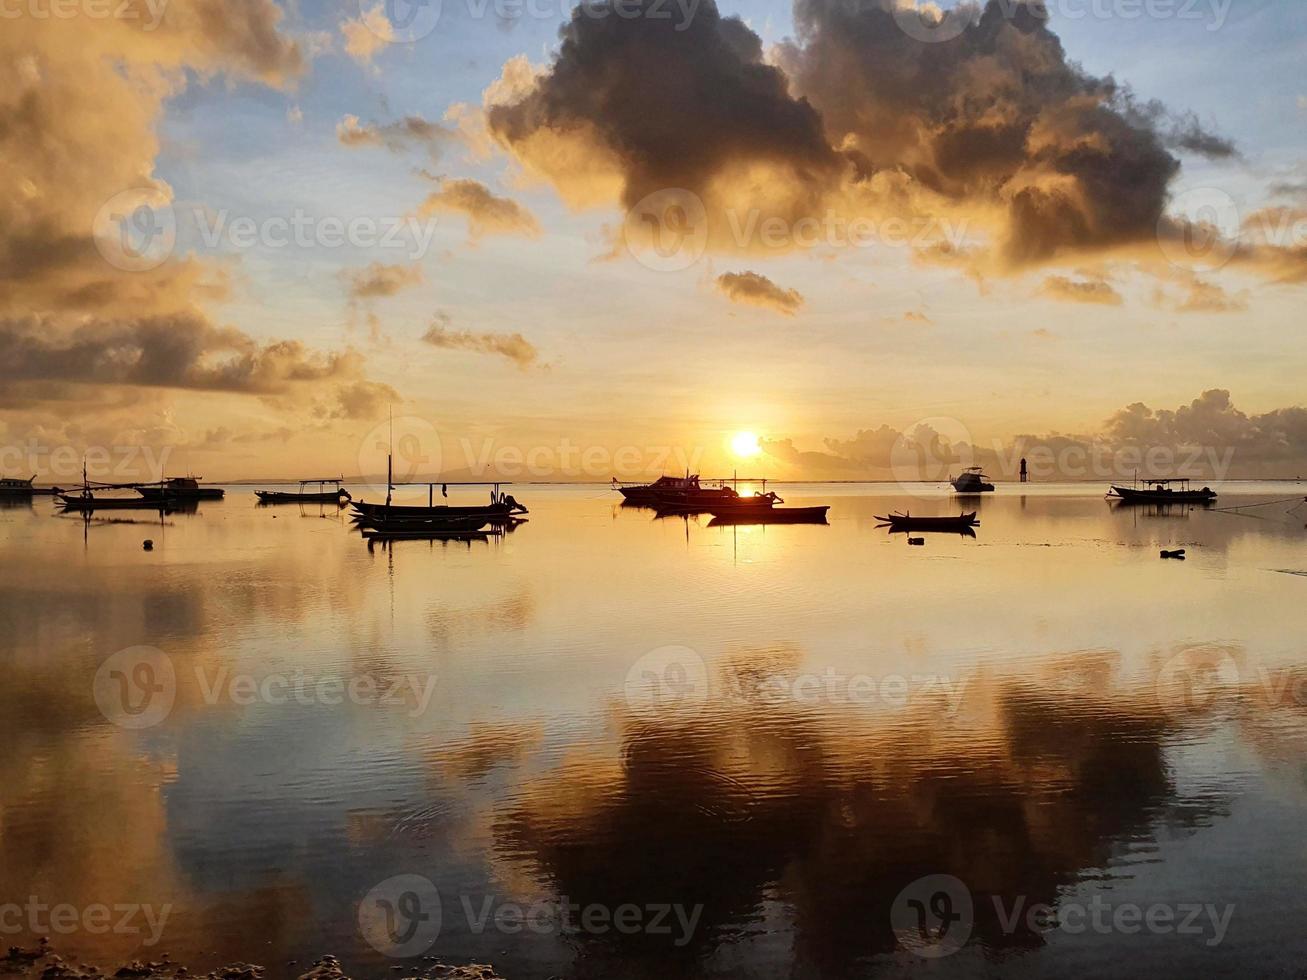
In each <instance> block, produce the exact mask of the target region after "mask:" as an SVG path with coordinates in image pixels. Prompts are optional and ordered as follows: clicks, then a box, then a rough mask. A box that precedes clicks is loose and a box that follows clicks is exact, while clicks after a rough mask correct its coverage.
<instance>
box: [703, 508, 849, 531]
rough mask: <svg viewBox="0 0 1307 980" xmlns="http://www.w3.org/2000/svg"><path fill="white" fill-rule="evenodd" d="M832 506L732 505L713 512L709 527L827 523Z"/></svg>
mask: <svg viewBox="0 0 1307 980" xmlns="http://www.w3.org/2000/svg"><path fill="white" fill-rule="evenodd" d="M828 510H830V507H732V508H729V509H726V508H722V509H720V510H717V511H714V512H713V519H712V520H711V521H709V522H708V526H709V527H725V526H728V525H740V524H825V523H826V511H828Z"/></svg>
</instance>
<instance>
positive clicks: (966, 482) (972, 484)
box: [949, 466, 994, 493]
mask: <svg viewBox="0 0 1307 980" xmlns="http://www.w3.org/2000/svg"><path fill="white" fill-rule="evenodd" d="M949 482H951V483H952V484H953V489H954V491H955V492H957V493H993V492H994V484H992V483H990V482H989V477H987V476H985V474H984V471H983V470H982V468H981V467H979V466H972V467H968V468H967V469H965V470H963V471H962V472H961V473H960V474H959V475H958V477H957V479H955V480H951V481H949Z"/></svg>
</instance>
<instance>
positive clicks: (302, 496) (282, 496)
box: [254, 490, 349, 507]
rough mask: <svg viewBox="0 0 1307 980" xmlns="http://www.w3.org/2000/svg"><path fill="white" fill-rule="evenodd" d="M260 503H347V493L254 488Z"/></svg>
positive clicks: (342, 505)
mask: <svg viewBox="0 0 1307 980" xmlns="http://www.w3.org/2000/svg"><path fill="white" fill-rule="evenodd" d="M254 495H255V496H256V497H258V498H259V503H261V504H339V505H340V506H341V507H344V506H345V505H346V504H347V503H349V494H348V493H347V492H345V491H344V490H342V491H341V492H340V493H285V492H283V491H280V490H255V491H254Z"/></svg>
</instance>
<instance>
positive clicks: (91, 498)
mask: <svg viewBox="0 0 1307 980" xmlns="http://www.w3.org/2000/svg"><path fill="white" fill-rule="evenodd" d="M106 489H107V488H106ZM55 496H56V497H58V498H59V503H60V505H61V506H62V507H63V508H64V509H65V510H79V511H91V510H167V511H171V510H173V509H175V508H177V507H181V506H185V505H186V504H187V503H190V504H194V503H195V502H194V501H181V500H173V499H171V498H158V499H154V500H147V499H146V498H144V497H106V496H103V495H97V494H95V493H93V492H92V491H91V490H90V489H86V490H81V491H79V492H77V493H58V494H55Z"/></svg>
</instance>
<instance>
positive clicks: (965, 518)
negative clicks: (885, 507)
mask: <svg viewBox="0 0 1307 980" xmlns="http://www.w3.org/2000/svg"><path fill="white" fill-rule="evenodd" d="M876 520H878V521H880V522H881V523H882V524H888V525H889V526H890V527H891V528H892V529H893V530H895V531H960V530H962V529H963V528H971V527H977V526H979V524H980V522H979V521H978V520H976V512H975V511H974V510H973V511H972V512H971V513H970V514H958V515H957V516H956V517H913V516H912V515H911V514H890V515H889V516H888V517H881V516H880V515H879V514H878V515H876Z"/></svg>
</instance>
